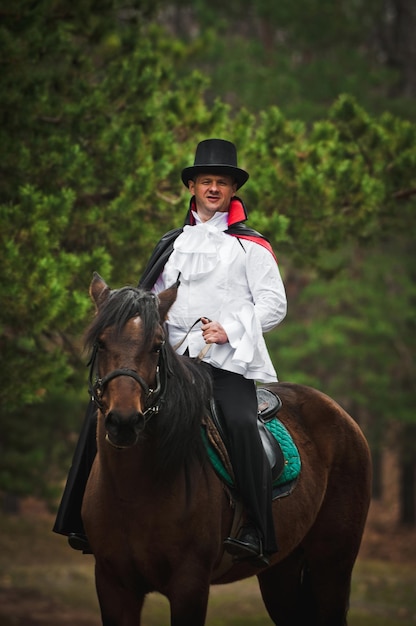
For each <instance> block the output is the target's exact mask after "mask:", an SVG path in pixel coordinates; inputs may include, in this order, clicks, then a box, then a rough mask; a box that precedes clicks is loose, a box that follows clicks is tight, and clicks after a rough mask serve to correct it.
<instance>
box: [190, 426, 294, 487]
mask: <svg viewBox="0 0 416 626" xmlns="http://www.w3.org/2000/svg"><path fill="white" fill-rule="evenodd" d="M265 426H266V428H267V429H268V430H269V431H270V432H271V434H272V435H273V437H274V438H275V439H276V440H277V442H278V443H279V445H280V447H281V449H282V452H283V456H284V459H285V465H284V469H283V471H282V473H281V474H280V476H279V477H278V478H277V479H276V480H275V481H274V483H273V487H278V486H280V485H285V484H286V483H289V482H291V481H293V480H295V478H297V477H298V475H299V472H300V468H301V460H300V456H299V452H298V449H297V447H296V445H295V442H294V441H293V439H292V436H291V435H290V433H289V431H288V430H287V429H286V427H285V426H283V424H282V422H281V421H280V420H278V419H277V417H275V418H273V419H272V420H270V421H268V422H265ZM202 437H203V439H204V442H205V446H206V449H207V452H208V456H209V459H210V461H211V464H212V466H213V468H214V470H215V471H216V472H217V474H218V475H219V477H220V478H221V479H222V480H223V481H224V482H225V483H226V484H227V485H228V486H229V487H234V484H233V480H232V478H231V476H230V475H229V473H228V472H227V470H226V469H225V467H224V464H223V462H222V461H221V459H220V457H219V456H218V454H217V451H216V450H215V448H214V446H213V445H212V443H211V442H210V441H209V439H208V437H207V434H206V431H205V429H204V428H202Z"/></svg>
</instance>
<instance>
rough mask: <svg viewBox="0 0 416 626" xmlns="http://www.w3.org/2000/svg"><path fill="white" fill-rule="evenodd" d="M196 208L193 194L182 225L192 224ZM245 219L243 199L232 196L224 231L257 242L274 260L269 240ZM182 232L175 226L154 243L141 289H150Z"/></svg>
mask: <svg viewBox="0 0 416 626" xmlns="http://www.w3.org/2000/svg"><path fill="white" fill-rule="evenodd" d="M195 209H196V205H195V196H192V198H191V201H190V203H189V209H188V212H187V214H186V218H185V222H184V226H194V225H195V219H194V216H193V215H192V210H195ZM246 220H247V210H246V207H245V206H244V203H243V201H242V200H241V199H240V198H238V197H237V196H234V197H233V198H232V200H231V203H230V208H229V210H228V228H227V230H226V231H224V232H225V233H227V235H231V236H232V237H237V238H238V239H246V240H248V241H253V242H254V243H257V244H259V245H261V246H263V247H264V248H266V250H268V251H269V252H270V254H272V255H273V258H274V259H275V260H276V257H275V255H274V252H273V249H272V247H271V245H270V242H269V240H268V239H266V237H264V236H263V235H261V234H260V233H258V232H257V231H256V230H253V229H252V228H250V227H249V226H246V225H245V224H244V222H245V221H246ZM182 232H183V227H182V228H175V229H174V230H171V231H169V232H168V233H166V234H165V235H163V237H162V238H161V239H160V241H159V242H158V243H157V244H156V247H155V249H154V250H153V253H152V255H151V257H150V259H149V261H148V264H147V266H146V268H145V270H144V272H143V275H142V277H141V279H140V282H139V285H138V286H139V287H141V288H142V289H151V288H152V287H153V285H154V284H155V282H156V281H157V279H158V278H159V276H160V274H161V273H162V271H163V268H164V267H165V264H166V261H167V260H168V258H169V257H170V255H171V254H172V251H173V244H174V242H175V240H176V238H177V237H179V235H180V234H181V233H182Z"/></svg>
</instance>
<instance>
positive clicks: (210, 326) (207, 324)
mask: <svg viewBox="0 0 416 626" xmlns="http://www.w3.org/2000/svg"><path fill="white" fill-rule="evenodd" d="M201 322H202V326H201V329H202V336H203V338H204V341H205V343H218V344H223V343H227V342H228V337H227V333H226V332H225V330H224V329H223V327H222V326H221V324H220V323H219V322H212V321H211V320H209V319H208V318H207V317H201Z"/></svg>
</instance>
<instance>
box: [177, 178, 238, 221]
mask: <svg viewBox="0 0 416 626" xmlns="http://www.w3.org/2000/svg"><path fill="white" fill-rule="evenodd" d="M189 191H190V192H191V194H192V195H194V196H195V202H196V211H197V213H198V215H199V217H200V218H201V220H202V221H203V222H207V221H208V220H210V219H211V217H213V216H214V215H215V213H216V212H217V211H220V212H224V211H228V209H229V207H230V202H231V198H232V197H233V196H234V194H235V192H236V191H237V185H236V183H235V182H234V179H233V178H232V177H231V176H225V175H222V174H221V175H219V174H209V173H205V174H199V175H198V176H197V177H196V179H195V181H193V180H190V181H189Z"/></svg>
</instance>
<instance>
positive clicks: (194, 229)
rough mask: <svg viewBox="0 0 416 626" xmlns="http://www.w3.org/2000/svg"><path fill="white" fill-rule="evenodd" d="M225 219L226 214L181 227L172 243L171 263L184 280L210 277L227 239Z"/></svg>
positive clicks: (219, 214)
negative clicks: (179, 232)
mask: <svg viewBox="0 0 416 626" xmlns="http://www.w3.org/2000/svg"><path fill="white" fill-rule="evenodd" d="M227 218H228V214H227V213H217V214H215V215H214V217H212V218H211V219H210V220H209V221H208V222H199V223H197V224H196V225H195V226H184V229H183V232H182V233H181V234H180V235H179V237H178V238H177V239H176V241H175V243H174V249H173V252H172V254H171V257H170V264H171V265H172V267H173V268H174V269H175V270H176V271H177V272H178V273H181V275H182V276H183V278H184V279H185V280H190V279H196V278H199V277H201V276H203V275H205V274H209V273H210V272H212V271H213V269H214V268H215V267H216V266H217V265H218V263H219V262H220V260H221V254H222V248H223V247H224V244H225V242H226V239H227V235H226V234H225V233H224V230H226V228H227V227H228V221H227Z"/></svg>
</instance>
